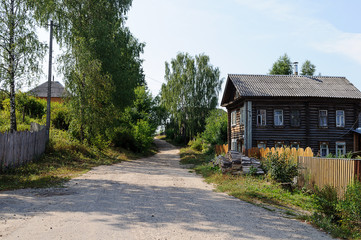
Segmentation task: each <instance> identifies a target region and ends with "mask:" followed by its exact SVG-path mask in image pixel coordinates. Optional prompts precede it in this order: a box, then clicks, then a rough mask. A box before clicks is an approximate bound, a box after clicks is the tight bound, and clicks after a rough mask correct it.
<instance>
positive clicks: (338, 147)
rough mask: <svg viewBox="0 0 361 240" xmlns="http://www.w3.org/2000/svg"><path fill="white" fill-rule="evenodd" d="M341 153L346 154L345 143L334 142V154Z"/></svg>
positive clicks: (339, 154) (341, 154)
mask: <svg viewBox="0 0 361 240" xmlns="http://www.w3.org/2000/svg"><path fill="white" fill-rule="evenodd" d="M343 155H346V143H345V142H336V156H337V157H341V156H343Z"/></svg>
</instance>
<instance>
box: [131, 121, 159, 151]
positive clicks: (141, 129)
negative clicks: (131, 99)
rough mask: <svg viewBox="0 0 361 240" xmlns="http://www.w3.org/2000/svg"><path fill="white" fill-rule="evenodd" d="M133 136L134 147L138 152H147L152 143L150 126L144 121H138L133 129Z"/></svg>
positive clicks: (152, 131) (152, 130)
mask: <svg viewBox="0 0 361 240" xmlns="http://www.w3.org/2000/svg"><path fill="white" fill-rule="evenodd" d="M132 132H133V136H134V139H135V146H136V150H137V151H138V152H145V151H147V150H148V149H149V148H150V146H151V145H152V142H153V133H154V129H153V128H152V127H151V126H150V124H149V122H147V121H145V120H142V119H141V120H138V121H137V124H136V125H135V126H134V127H133V131H132Z"/></svg>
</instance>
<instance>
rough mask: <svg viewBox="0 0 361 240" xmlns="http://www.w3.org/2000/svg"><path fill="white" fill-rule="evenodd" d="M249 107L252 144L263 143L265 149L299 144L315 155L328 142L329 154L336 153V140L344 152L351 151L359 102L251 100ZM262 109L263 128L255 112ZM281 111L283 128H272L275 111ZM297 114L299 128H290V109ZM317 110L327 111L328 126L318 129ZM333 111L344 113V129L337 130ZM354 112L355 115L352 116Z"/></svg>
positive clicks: (285, 99) (304, 99)
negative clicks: (250, 109) (341, 142)
mask: <svg viewBox="0 0 361 240" xmlns="http://www.w3.org/2000/svg"><path fill="white" fill-rule="evenodd" d="M252 102H253V108H252V116H253V117H252V130H253V131H252V132H253V136H252V145H253V147H256V146H257V141H266V142H267V147H273V146H274V145H275V143H276V142H279V141H282V142H284V144H285V145H290V144H291V142H300V147H302V148H305V147H308V146H309V147H311V148H312V150H313V151H314V153H317V152H318V151H319V143H320V142H321V141H325V142H328V143H329V151H330V153H333V154H334V153H335V150H336V149H335V147H336V142H337V141H343V142H346V151H347V152H349V151H353V133H352V132H351V131H350V129H352V128H355V126H356V123H357V114H358V110H359V109H358V106H359V105H358V103H357V102H356V101H354V100H342V99H341V100H340V99H307V98H303V99H299V98H298V99H289V98H278V99H277V98H272V99H254V100H252ZM258 109H265V110H266V111H267V115H266V119H267V122H266V126H262V127H258V126H257V110H258ZM275 109H282V110H283V119H284V126H274V110H275ZM294 109H297V110H299V111H300V120H301V122H300V126H299V127H291V119H290V115H291V110H294ZM319 110H327V112H328V118H327V119H328V126H327V127H326V128H321V127H319V122H318V121H319ZM336 110H344V111H345V127H344V128H338V127H336ZM355 111H357V113H355Z"/></svg>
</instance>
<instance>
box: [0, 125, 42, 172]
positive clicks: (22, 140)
mask: <svg viewBox="0 0 361 240" xmlns="http://www.w3.org/2000/svg"><path fill="white" fill-rule="evenodd" d="M46 142H47V134H46V129H45V127H42V128H40V130H39V131H34V132H29V131H24V132H14V133H6V132H5V133H0V172H2V171H4V170H6V169H8V168H13V167H17V166H21V165H23V164H26V163H28V162H30V161H32V160H33V159H34V158H36V157H38V156H40V155H41V154H42V153H44V151H45V147H46Z"/></svg>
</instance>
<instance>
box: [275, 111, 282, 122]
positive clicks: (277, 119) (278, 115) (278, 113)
mask: <svg viewBox="0 0 361 240" xmlns="http://www.w3.org/2000/svg"><path fill="white" fill-rule="evenodd" d="M274 124H275V126H283V110H279V109H276V110H274Z"/></svg>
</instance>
